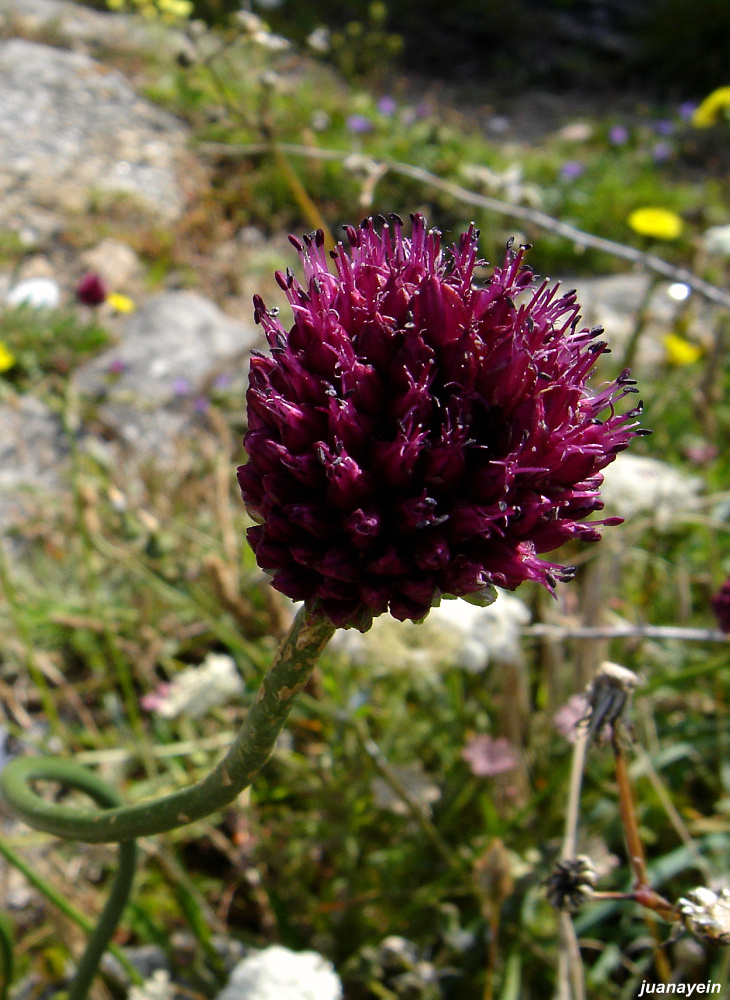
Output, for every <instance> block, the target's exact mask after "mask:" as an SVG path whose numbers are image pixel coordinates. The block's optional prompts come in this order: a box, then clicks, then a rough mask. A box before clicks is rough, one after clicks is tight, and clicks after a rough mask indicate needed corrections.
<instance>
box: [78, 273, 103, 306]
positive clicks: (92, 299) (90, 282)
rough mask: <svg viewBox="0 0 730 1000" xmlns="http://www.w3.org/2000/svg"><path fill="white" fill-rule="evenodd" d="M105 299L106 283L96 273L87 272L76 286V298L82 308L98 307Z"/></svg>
mask: <svg viewBox="0 0 730 1000" xmlns="http://www.w3.org/2000/svg"><path fill="white" fill-rule="evenodd" d="M106 297H107V287H106V282H105V281H104V279H103V278H102V277H101V275H100V274H97V273H96V271H87V273H86V274H85V275H84V276H83V278H82V279H81V281H79V283H78V285H77V286H76V298H77V300H78V301H79V302H80V303H81V304H82V305H84V306H100V305H101V304H102V302H103V301H104V299H105V298H106Z"/></svg>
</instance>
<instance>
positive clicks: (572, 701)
mask: <svg viewBox="0 0 730 1000" xmlns="http://www.w3.org/2000/svg"><path fill="white" fill-rule="evenodd" d="M587 718H588V699H587V698H586V696H585V695H584V694H574V695H573V696H572V697H571V698H569V699H568V701H567V702H566V703H565V704H564V705H562V706H561V707H560V708H559V709H558V710H557V712H556V713H555V715H554V716H553V724H554V726H555V728H556V729H557V731H558V732H559V733H560V735H561V736H564V737H565V738H566V740H569V741H570V742H571V743H575V742H576V741H577V739H578V730H577V728H576V727H577V726H578V723H579V722H583V721H584V720H586V719H587Z"/></svg>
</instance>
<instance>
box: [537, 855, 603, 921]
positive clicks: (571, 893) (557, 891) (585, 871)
mask: <svg viewBox="0 0 730 1000" xmlns="http://www.w3.org/2000/svg"><path fill="white" fill-rule="evenodd" d="M545 885H546V887H547V897H548V900H549V901H550V903H551V904H552V905H553V906H554V907H555V909H556V910H565V911H566V912H568V913H574V912H575V911H576V910H577V909H578V908H579V907H580V906H581V904H582V903H584V902H585V901H586V900H587V899H589V898H590V897H591V896H592V895H593V892H594V890H595V888H596V872H595V869H594V867H593V862H592V861H591V859H590V858H589V857H588V856H587V855H586V854H579V855H577V857H575V858H567V859H566V860H564V861H558V862H557V864H556V865H555V867H554V868H553V871H552V873H551V875H550V876H549V878H548V879H547V880H546V882H545Z"/></svg>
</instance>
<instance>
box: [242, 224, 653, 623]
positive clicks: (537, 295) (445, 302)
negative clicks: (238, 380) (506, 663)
mask: <svg viewBox="0 0 730 1000" xmlns="http://www.w3.org/2000/svg"><path fill="white" fill-rule="evenodd" d="M402 225H403V224H402V222H401V220H400V219H399V218H398V217H397V216H395V215H392V216H391V217H390V222H389V223H386V222H385V220H383V227H382V230H381V231H380V232H378V230H377V229H376V227H375V224H374V222H373V220H372V219H366V220H365V221H364V222H363V223H361V225H360V227H359V229H355V228H353V227H349V226H348V227H346V232H347V239H348V242H349V248H345V247H343V245H342V244H339V246H338V247H337V249H336V250H334V251H333V252H332V258H333V259H334V264H335V273H334V274H332V273H331V272H330V271H329V268H328V260H327V255H326V252H325V249H324V236H323V234H322V233H321V232H318V233H314V234H313V235H311V236H308V237H305V238H304V244H301V243H299V241H298V240H295V239H294V238H293V237H292V238H291V239H292V242H293V243H294V245H295V246H296V248H297V249H298V251H299V253H300V255H301V258H302V262H303V265H304V278H305V284H304V286H302V285H300V284H299V282H298V281H297V280H296V278H295V277H294V274H293V273H292V272H291V271H288V272H287V274H286V275H284V274H281V273H278V274H277V280H278V281H279V284H280V285H281V287H282V288H283V289H284V291H285V292H286V294H287V297H288V299H289V302H290V303H291V306H292V308H293V311H294V324H293V326H292V327H291V329H290V330H289V331H288V332H287V331H286V330H285V329H284V328H283V326H282V325H281V323H280V321H279V320H278V319H277V315H276V312H275V311H272V312H269V311H268V310H267V309H266V306H265V305H264V303H263V301H262V300H261V299H260V298H258V297H256V298H255V300H254V303H255V313H254V316H255V319H256V322H258V323H260V324H261V325H262V326H263V328H264V331H265V333H266V338H267V340H268V343H269V347H270V348H271V355H270V356H266V355H263V354H257V355H256V356H255V357H253V358H252V360H251V368H250V381H249V389H248V393H247V402H248V422H249V429H248V431H247V433H246V436H245V438H244V444H245V447H246V451H247V454H248V463H247V464H246V465H244V466H242V467H241V468H240V469H239V470H238V477H239V483H240V486H241V491H242V494H243V498H244V501H245V503H246V506H247V508H248V511H249V513H250V514H251V516H252V517H253V518H254V519H255V520H256V521H257V522H258V524H256V526H254V527H252V528H250V529H249V531H248V540H249V542H250V544H251V546H252V548H253V549H254V552H255V554H256V559H257V561H258V563H259V565H260V566H261V567H262V568H263V569H265V570H267V571H268V572H270V573H271V575H272V576H273V585H274V587H276V588H277V589H278V590H280V591H281V592H282V593H284V594H287V595H288V596H289V597H291V598H292V599H294V600H301V601H306V602H307V604H308V606H309V607H310V610H314V609H315V608H317V609H318V610H319V611H321V612H323V613H324V614H325V615H327V616H328V617H329V618H330V620H331V621H332V622H333V623H334V624H336V625H338V626H355V627H357V628H359V629H360V630H361V631H365V630H366V629H367V628H369V626H370V625H371V624H372V620H373V617H374V616H376V615H380V614H383V613H384V612H386V611H389V612H390V613H391V614H392V615H393V616H394V617H396V618H398V619H401V620H403V619H411V620H414V621H418V620H420V619H421V618H423V617H424V616H425V615H426V614H427V613H428V611H429V609H430V608H431V607H432V606H433V605H434V604H436V603H438V601H439V600H440V598H441V596H442V595H453V596H456V597H465V596H468V595H476V596H479V597H481V598H483V599H484V600H485V601H487V602H488V600H489V598H490V595H491V588H492V586H493V585H496V586H500V587H503V588H506V589H507V590H514V589H515V588H516V587H517V586H518V585H519V584H520V583H522V582H523V581H525V580H536V581H538V582H540V583H542V584H543V585H544V586H546V587H547V588H548V589H550V590H553V589H554V587H555V585H556V581H557V580H567V579H570V578H571V576H572V575H573V570H572V569H571V568H566V567H564V566H561V565H558V564H555V563H550V562H546V561H544V560H543V559H540V558H539V556H538V553H542V552H549V551H550V550H552V549H555V548H557V547H558V546H560V545H562V544H563V543H564V542H566V541H568V540H569V539H572V538H579V539H582V540H584V541H596V540H597V539H598V538H599V537H600V535H599V531H598V530H597V529H598V526H599V525H601V524H618V523H620V519H619V518H609V519H606V520H604V521H593V522H589V523H587V524H583V523H581V522H582V521H583V520H584V518H586V517H588V516H589V515H590V514H592V513H593V512H594V511H597V510H600V509H601V508H602V506H603V504H602V502H601V499H600V496H599V488H600V485H601V483H602V476H601V471H602V470H603V469H604V468H605V467H606V466H607V465H608V464H609V463H610V462H612V461H613V459H614V457H615V455H616V454H617V453H618V452H620V451H622V450H623V449H624V448H626V447H627V445H628V444H629V442H630V441H631V438H632V437H633V436H634V435H635V434H638V433H642V432H641V431H639V430H637V429H636V427H637V425H636V421H635V417H636V416H637V415H638V414H639V412H640V409H641V406H640V404H639V406H638V407H636V408H634V409H630V410H628V412H626V413H624V414H623V415H622V414H619V413H617V411H616V404H617V403H618V402H619V401H620V400H621V399H623V398H624V397H625V396H626V395H627V394H629V393H633V392H635V391H636V389H635V388H634V383H633V382H632V381H631V379H630V378H629V373H628V372H627V371H626V372H623V373H622V374H621V375H620V376H619V378H618V379H617V380H616V382H611V383H608V384H606V385H604V386H602V387H600V388H598V389H593V388H591V387H590V386H589V385H588V384H587V379H588V377H589V375H590V373H591V369H592V368H593V366H594V365H595V363H596V360H597V359H598V357H599V356H600V355H601V354H602V353H603V351H604V350H605V349H606V345H605V344H604V343H603V342H602V341H600V340H598V339H597V336H598V334H599V333H600V332H601V331H600V330H586V329H580V328H579V326H578V319H579V307H578V305H577V303H576V300H575V294H574V293H573V292H568V293H566V294H564V295H559V294H558V289H557V287H553V288H550V287H549V286H548V283H547V282H543V283H542V284H541V285H539V287H537V288H534V287H533V275H532V272H531V271H530V270H529V269H528V268H526V267H524V265H523V258H524V249H525V248H523V249H521V250H520V252H519V253H514V252H513V251H512V250H511V249H509V251H508V253H507V258H506V260H505V262H504V265H503V266H502V267H497V268H496V269H495V270H494V273H493V275H492V277H491V278H490V279H489V280H488V281H487V282H486V284H485V285H484V286H482V287H478V286H477V285H476V284H475V283H474V280H473V273H474V269H475V267H476V266H477V264H479V263H481V262H480V261H479V260H478V257H477V244H478V237H479V233H478V230H476V229H475V228H474V226H471V227H470V228H469V229H468V231H467V232H466V233H464V234H463V235H462V236H461V238H460V240H459V242H458V243H457V244H456V245H455V246H454V247H453V248H452V250H451V251H450V253H449V254H445V253H444V252H443V251H442V249H441V240H440V233H439V232H438V231H436V230H428V229H427V227H426V221H425V219H424V218H423V217H422V216H421V215H415V216H413V232H412V236H411V238H410V239H409V238H407V237H406V236H405V235H404V233H403V230H402Z"/></svg>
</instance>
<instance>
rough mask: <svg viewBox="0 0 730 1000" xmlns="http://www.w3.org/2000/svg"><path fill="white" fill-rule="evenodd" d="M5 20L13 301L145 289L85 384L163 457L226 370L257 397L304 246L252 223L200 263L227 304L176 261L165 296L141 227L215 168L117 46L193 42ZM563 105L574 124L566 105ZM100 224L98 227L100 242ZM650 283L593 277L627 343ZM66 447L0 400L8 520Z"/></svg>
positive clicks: (181, 212) (53, 426)
mask: <svg viewBox="0 0 730 1000" xmlns="http://www.w3.org/2000/svg"><path fill="white" fill-rule="evenodd" d="M0 28H1V29H2V31H1V34H2V40H0V92H1V93H2V94H3V100H2V102H0V193H1V197H0V235H2V234H5V237H6V238H8V237H9V236H12V238H14V239H19V240H20V241H21V242H22V245H23V247H24V256H23V260H22V263H21V265H20V266H19V267H18V266H17V265H14V266H13V267H10V266H7V267H6V268H5V269H4V268H3V266H2V264H1V263H0V297H3V296H7V295H8V294H12V292H13V289H15V288H17V286H18V285H19V284H20V283H21V282H23V281H24V280H26V279H28V278H32V277H45V278H49V279H51V280H52V281H53V282H55V283H56V284H57V286H58V288H59V290H60V297H61V301H62V302H64V301H65V302H69V301H73V294H74V289H75V287H76V284H77V282H78V279H79V277H80V276H81V275H82V274H83V273H84V272H85V271H86V270H88V269H94V270H97V271H98V272H100V273H101V274H102V275H103V277H104V278H105V280H106V281H107V283H108V285H109V286H110V287H111V288H112V289H113V290H114V291H116V292H120V293H124V294H126V295H128V296H130V297H131V298H132V299H134V301H135V302H136V303H137V304H138V309H137V311H136V312H135V313H133V314H132V315H131V316H129V317H121V316H118V315H117V316H115V315H112V314H108V315H107V316H106V318H105V319H106V321H108V323H109V324H110V325H111V327H112V329H113V330H114V331H115V334H116V335H117V337H118V342H117V343H115V344H114V345H113V346H112V347H110V348H109V349H107V350H106V351H105V352H104V353H103V354H102V355H101V356H99V357H97V358H96V359H94V360H93V361H92V362H90V363H88V364H86V365H85V366H83V367H82V368H81V369H80V370H78V372H77V374H76V376H75V378H76V387H77V389H78V391H79V392H80V393H81V394H85V395H91V396H93V397H95V398H96V399H97V400H98V401H99V408H98V411H97V412H98V414H99V415H100V420H101V424H102V425H103V432H104V436H105V439H106V440H107V442H109V441H111V442H112V445H111V446H113V447H116V448H121V449H124V450H126V452H127V453H128V454H138V455H141V456H145V457H149V456H150V455H154V456H155V457H156V459H157V460H160V461H162V460H163V459H164V456H165V454H166V453H167V452H168V451H169V450H170V449H171V448H172V447H173V444H174V441H175V440H176V438H177V437H178V436H179V435H180V434H181V433H183V432H184V431H185V429H186V427H188V426H189V424H190V421H191V420H192V419H193V417H194V410H195V404H194V401H195V399H196V398H198V396H199V395H200V393H201V392H204V391H205V389H206V387H207V386H209V385H210V384H211V381H212V380H214V379H215V378H216V377H217V376H219V375H220V374H221V373H223V372H225V373H227V374H228V375H229V376H230V375H231V374H233V375H234V377H236V378H238V379H239V380H240V383H241V391H243V384H244V376H245V369H246V365H245V356H246V354H247V352H248V351H249V350H250V349H251V347H252V346H254V345H258V344H260V340H261V338H260V334H259V331H258V330H257V329H256V328H255V327H254V325H253V323H252V321H251V319H250V312H251V306H250V302H251V292H252V291H253V290H255V289H258V290H263V291H264V293H266V290H267V288H269V287H271V278H270V275H271V274H272V273H273V271H274V270H275V268H276V267H281V266H282V264H283V263H286V262H287V260H288V258H287V253H288V254H289V255H290V256H291V251H290V248H288V245H287V244H286V241H285V239H284V235H283V234H282V238H281V239H280V240H277V241H275V242H273V243H272V242H267V241H265V240H264V238H263V236H262V235H261V234H260V233H258V232H257V231H255V230H252V229H246V230H244V231H241V232H237V233H231V234H227V235H226V236H225V237H224V238H221V239H220V241H219V242H218V243H217V244H216V245H215V246H212V247H210V248H209V252H207V253H206V254H204V255H201V256H200V257H199V258H198V259H197V260H196V261H194V262H193V263H194V265H195V267H196V278H197V282H196V284H197V287H198V288H200V289H201V291H202V292H209V293H210V294H212V295H215V297H216V299H217V301H212V300H211V298H208V297H206V296H205V295H204V294H201V292H191V291H187V290H182V289H180V288H176V287H175V286H176V284H182V281H181V280H178V279H179V276H176V274H175V272H174V271H173V272H172V273H170V274H168V275H167V276H166V278H165V282H164V284H165V287H164V288H163V289H162V290H157V291H155V292H154V293H151V292H150V291H149V287H148V285H147V284H146V281H145V270H144V268H143V266H142V264H141V262H140V257H139V254H138V249H139V248H138V247H135V243H136V242H137V241H138V239H139V233H140V232H141V231H145V232H158V233H163V234H164V233H167V234H168V236H170V235H171V238H173V239H174V238H175V232H176V231H177V227H181V226H184V225H185V224H186V218H189V215H190V213H191V211H194V209H195V205H196V199H197V198H198V197H199V194H200V191H201V189H203V188H204V187H205V181H206V163H205V161H204V160H203V159H201V158H200V157H199V156H197V155H196V153H195V151H194V150H193V149H192V147H191V144H190V133H189V130H188V128H187V126H186V125H185V124H184V123H183V122H181V121H179V120H177V119H175V118H174V117H173V116H171V115H170V114H168V113H166V112H165V111H162V110H161V109H160V108H158V107H156V106H154V105H153V104H152V103H150V102H149V101H148V100H146V99H145V98H144V97H142V96H141V95H140V92H139V90H138V88H137V86H136V82H135V79H134V73H133V72H129V71H127V74H126V75H125V73H123V72H121V71H120V70H118V69H116V68H113V66H112V65H111V64H110V60H109V53H116V54H117V55H118V54H119V53H123V54H125V56H126V59H125V60H124V63H123V64H124V65H125V67H127V66H132V67H133V66H134V59H133V58H129V57H130V56H133V55H134V54H135V53H136V54H137V55H143V54H144V53H145V51H149V50H150V49H151V48H154V49H155V51H156V52H158V53H159V52H160V51H161V50H162V51H164V50H167V51H169V53H170V58H171V59H172V58H174V55H175V52H176V51H177V49H178V47H179V44H180V39H179V37H177V36H176V35H175V33H174V32H171V31H169V30H165V31H162V30H161V29H159V28H156V27H155V26H153V25H148V24H144V23H142V22H138V21H134V20H130V19H128V18H127V17H124V16H121V15H115V14H108V13H101V12H96V11H93V10H90V9H88V8H85V7H81V6H77V5H75V4H73V3H70V2H67V0H0ZM102 56H104V61H102V59H101V57H102ZM111 61H112V62H114V60H111ZM118 62H119V60H117V63H118ZM555 115H556V116H557V117H556V124H563V123H564V120H565V108H563V112H562V113H558V112H557V111H555ZM396 207H398V208H399V209H401V210H402V208H401V207H400V206H396ZM90 233H92V234H96V235H98V237H99V238H98V241H97V242H96V243H94V244H93V245H92V246H91V247H89V234H90ZM160 238H161V239H162V242H163V243H164V239H163V238H162V237H160ZM292 263H293V261H292ZM221 272H226V273H228V274H232V273H235V274H237V275H239V276H240V277H239V279H238V280H237V281H236V282H235V283H234V284H233V286H232V285H231V282H221V281H220V280H218V279H219V277H220V274H221ZM264 275H267V277H266V278H265V279H264V277H263V276H264ZM647 287H648V279H647V278H646V277H645V276H642V275H638V274H628V275H626V276H619V277H616V276H612V277H610V278H607V279H600V278H597V279H592V280H590V281H581V283H580V290H581V294H582V301H584V302H585V303H588V314H587V315H586V320H587V322H588V323H591V324H593V323H603V324H604V325H606V326H607V328H608V329H609V330H610V331H611V334H612V336H613V337H614V338H615V340H616V341H617V342H618V343H620V342H621V341H622V340H623V341H624V342H625V341H626V339H627V338H628V337H629V336H630V335H631V332H632V330H633V328H634V322H635V316H636V314H637V311H638V310H639V308H640V307H641V306H642V303H643V300H644V297H645V293H646V289H647ZM677 308H679V306H678V304H677V303H676V302H675V301H673V300H672V299H671V298H670V297H669V296H668V295H667V285H661V286H659V287H658V288H657V289H656V291H655V292H654V294H653V297H652V300H651V306H650V308H649V310H648V321H649V326H650V327H651V326H652V325H653V327H654V330H655V333H656V334H657V336H654V337H651V336H646V337H645V338H644V340H643V344H644V345H645V346H644V348H643V351H644V359H645V360H649V361H650V360H651V359H652V352H653V355H654V356H656V353H657V351H658V349H659V348H658V344H659V336H658V334H659V333H660V332H661V330H662V329H663V328H665V325H666V323H667V321H668V320H669V319H670V318H671V315H672V313H673V312H674V311H676V309H677ZM110 371H113V372H114V373H115V378H114V379H113V380H111V381H110V379H109V373H110ZM181 387H183V388H181ZM99 426H100V425H99V422H98V421H97V422H96V423H95V424H94V426H93V427H89V428H88V429H86V432H87V433H96V432H97V431H98V428H99ZM63 442H64V435H63V433H62V431H61V427H60V423H59V418H58V417H57V416H56V415H54V414H53V413H52V412H51V411H50V410H48V408H47V407H46V406H45V404H44V403H43V402H42V401H41V400H39V399H34V398H29V397H16V398H13V399H12V400H11V401H9V402H5V403H3V404H2V405H0V456H1V461H0V488H1V489H2V491H3V494H4V497H3V500H2V502H1V503H0V516H2V517H3V518H5V519H6V520H8V519H10V520H12V519H14V518H15V517H16V516H17V514H18V513H19V512H22V509H23V503H22V502H19V500H18V496H19V494H18V493H17V490H18V488H21V489H22V490H26V489H28V488H33V489H35V488H38V487H41V488H45V487H49V486H53V485H57V483H58V476H59V474H60V473H61V470H62V467H63V462H64V459H65V450H64V443H63Z"/></svg>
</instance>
